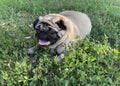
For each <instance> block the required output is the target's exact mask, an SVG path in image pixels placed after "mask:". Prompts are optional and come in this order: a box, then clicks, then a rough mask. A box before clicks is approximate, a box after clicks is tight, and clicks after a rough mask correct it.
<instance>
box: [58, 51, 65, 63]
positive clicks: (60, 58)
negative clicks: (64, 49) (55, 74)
mask: <svg viewBox="0 0 120 86" xmlns="http://www.w3.org/2000/svg"><path fill="white" fill-rule="evenodd" d="M64 57H65V56H64V54H63V53H62V54H60V55H59V61H62V60H63V59H64Z"/></svg>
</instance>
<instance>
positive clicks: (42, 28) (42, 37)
mask: <svg viewBox="0 0 120 86" xmlns="http://www.w3.org/2000/svg"><path fill="white" fill-rule="evenodd" d="M53 18H54V17H52V19H53ZM54 19H55V18H54ZM33 27H34V29H35V32H36V33H35V36H36V38H37V39H38V44H40V45H42V46H49V45H53V44H54V43H56V42H57V41H58V40H59V39H60V38H61V37H63V36H64V34H65V31H66V26H65V25H64V21H62V20H58V21H56V22H54V21H53V20H51V19H50V18H47V17H46V16H45V17H40V18H38V19H36V20H35V21H34V22H33Z"/></svg>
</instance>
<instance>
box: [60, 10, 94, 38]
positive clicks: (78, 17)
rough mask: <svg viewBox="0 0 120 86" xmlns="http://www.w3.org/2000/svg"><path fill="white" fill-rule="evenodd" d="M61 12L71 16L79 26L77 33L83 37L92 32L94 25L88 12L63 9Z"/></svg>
mask: <svg viewBox="0 0 120 86" xmlns="http://www.w3.org/2000/svg"><path fill="white" fill-rule="evenodd" d="M60 14H61V15H63V16H66V17H67V18H69V19H70V20H71V21H72V22H73V23H74V24H75V25H76V26H77V28H76V29H77V35H78V36H80V38H81V39H83V38H85V37H86V35H88V34H89V33H90V31H91V28H92V25H91V21H90V19H89V17H88V16H87V15H86V14H84V13H81V12H77V11H63V12H61V13H60Z"/></svg>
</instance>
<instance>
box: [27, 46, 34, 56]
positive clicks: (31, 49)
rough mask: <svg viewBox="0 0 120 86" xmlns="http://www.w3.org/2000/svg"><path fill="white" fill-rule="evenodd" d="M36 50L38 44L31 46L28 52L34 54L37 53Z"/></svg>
mask: <svg viewBox="0 0 120 86" xmlns="http://www.w3.org/2000/svg"><path fill="white" fill-rule="evenodd" d="M35 50H36V46H34V47H31V48H29V49H28V50H27V54H28V55H34V54H35Z"/></svg>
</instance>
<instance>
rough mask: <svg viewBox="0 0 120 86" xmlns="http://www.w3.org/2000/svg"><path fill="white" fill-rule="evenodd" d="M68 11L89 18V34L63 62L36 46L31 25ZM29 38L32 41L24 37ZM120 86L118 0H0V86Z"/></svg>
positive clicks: (119, 4) (46, 50)
mask: <svg viewBox="0 0 120 86" xmlns="http://www.w3.org/2000/svg"><path fill="white" fill-rule="evenodd" d="M64 10H77V11H82V12H84V13H86V14H88V16H89V17H90V18H91V21H92V25H93V27H92V32H91V35H90V38H87V39H85V40H83V41H79V42H78V44H77V45H75V46H73V48H72V50H73V51H72V52H71V53H70V54H69V55H66V57H65V59H64V60H63V61H62V62H61V63H59V62H58V59H57V57H54V58H49V53H48V52H49V51H48V49H45V50H44V51H43V50H41V49H38V50H37V51H36V54H35V56H32V57H29V56H28V55H27V49H28V48H30V47H32V46H34V45H35V44H36V39H35V37H34V30H33V29H32V28H29V24H31V23H32V22H33V21H34V20H35V19H36V18H37V17H38V16H40V15H45V14H48V13H53V12H55V13H59V12H61V11H64ZM27 36H31V39H25V37H27ZM53 85H55V86H76V85H77V86H119V85H120V0H69V1H67V0H0V86H53Z"/></svg>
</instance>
